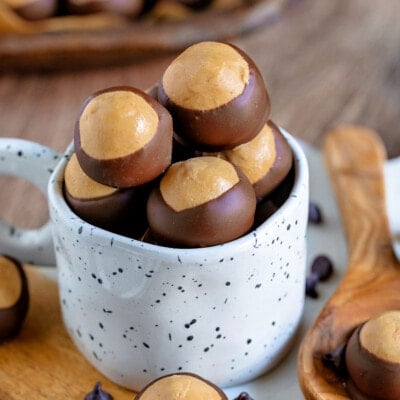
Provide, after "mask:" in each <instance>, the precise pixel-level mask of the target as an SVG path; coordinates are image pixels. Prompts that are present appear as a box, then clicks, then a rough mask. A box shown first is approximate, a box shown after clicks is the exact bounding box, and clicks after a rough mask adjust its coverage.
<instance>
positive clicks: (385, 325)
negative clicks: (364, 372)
mask: <svg viewBox="0 0 400 400" xmlns="http://www.w3.org/2000/svg"><path fill="white" fill-rule="evenodd" d="M360 342H361V345H362V346H363V347H364V348H366V349H367V350H368V351H369V352H371V353H372V354H375V355H376V356H377V357H378V358H380V359H382V360H386V361H390V362H394V363H399V362H400V311H397V310H396V311H387V312H385V313H383V314H381V315H380V316H379V317H377V318H375V319H371V320H369V321H367V322H366V323H365V324H364V326H363V327H362V328H361V330H360Z"/></svg>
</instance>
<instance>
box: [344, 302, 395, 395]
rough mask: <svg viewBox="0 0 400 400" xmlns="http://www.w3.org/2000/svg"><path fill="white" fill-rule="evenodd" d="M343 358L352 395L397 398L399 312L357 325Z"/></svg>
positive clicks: (383, 314) (386, 314) (388, 313)
mask: <svg viewBox="0 0 400 400" xmlns="http://www.w3.org/2000/svg"><path fill="white" fill-rule="evenodd" d="M345 359H346V367H347V370H348V373H349V382H348V384H347V388H348V391H349V393H350V394H351V395H352V398H355V399H365V400H368V399H385V400H395V399H400V311H399V310H395V311H387V312H384V313H382V314H380V315H379V316H377V317H376V318H373V319H370V320H369V321H367V322H366V323H364V324H363V325H362V326H360V327H358V328H357V329H356V330H355V331H354V333H353V334H352V336H351V338H350V340H349V342H348V344H347V347H346V353H345Z"/></svg>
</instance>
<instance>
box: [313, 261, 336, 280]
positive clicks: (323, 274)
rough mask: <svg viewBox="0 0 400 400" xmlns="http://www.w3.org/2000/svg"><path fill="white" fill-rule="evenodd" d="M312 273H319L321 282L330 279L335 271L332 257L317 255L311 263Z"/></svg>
mask: <svg viewBox="0 0 400 400" xmlns="http://www.w3.org/2000/svg"><path fill="white" fill-rule="evenodd" d="M311 273H313V274H316V275H318V277H319V280H320V281H321V282H323V281H326V280H327V279H329V278H330V276H331V275H332V273H333V264H332V261H331V259H330V258H329V257H327V256H325V255H320V256H317V257H315V259H314V261H313V262H312V264H311Z"/></svg>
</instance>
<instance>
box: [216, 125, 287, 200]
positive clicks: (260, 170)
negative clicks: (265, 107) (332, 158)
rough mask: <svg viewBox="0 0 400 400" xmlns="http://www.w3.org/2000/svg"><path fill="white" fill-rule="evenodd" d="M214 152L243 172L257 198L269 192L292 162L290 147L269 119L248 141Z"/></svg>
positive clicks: (282, 177)
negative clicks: (232, 147) (229, 148)
mask: <svg viewBox="0 0 400 400" xmlns="http://www.w3.org/2000/svg"><path fill="white" fill-rule="evenodd" d="M216 155H217V156H218V157H222V158H224V159H226V160H228V161H230V162H231V163H232V164H234V165H236V166H237V167H239V168H240V169H241V170H242V171H243V172H244V173H245V175H246V176H247V177H248V178H249V180H250V182H251V184H252V185H253V186H254V190H255V192H256V196H257V198H258V199H262V198H264V197H266V196H267V195H268V194H269V193H271V192H272V191H273V190H274V189H275V188H276V187H277V186H278V185H279V184H280V183H281V182H282V181H283V180H284V179H285V177H286V176H287V174H288V173H289V171H290V169H291V168H292V165H293V154H292V149H291V148H290V146H289V144H288V142H287V141H286V139H285V138H284V137H283V135H282V133H281V131H280V130H279V128H278V127H277V126H276V125H275V124H274V123H273V122H272V121H268V123H266V124H265V125H264V126H263V128H262V129H261V131H260V132H259V133H258V135H257V136H256V137H255V138H254V139H252V140H251V141H249V142H247V143H244V144H242V145H240V146H237V147H235V148H234V149H232V150H225V151H223V152H220V153H217V154H216Z"/></svg>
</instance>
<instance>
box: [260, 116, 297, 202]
mask: <svg viewBox="0 0 400 400" xmlns="http://www.w3.org/2000/svg"><path fill="white" fill-rule="evenodd" d="M268 126H270V127H271V129H272V133H273V135H274V141H275V151H276V157H275V161H274V163H273V164H272V166H271V168H270V169H269V170H268V171H267V173H266V174H265V175H264V177H263V178H261V179H259V180H258V181H257V182H255V183H254V184H253V186H254V190H255V192H256V196H257V198H264V197H265V196H267V195H268V194H269V193H271V192H272V191H273V190H274V189H275V188H276V187H277V186H278V185H279V184H280V183H281V182H282V181H283V180H284V179H285V178H286V176H287V174H288V173H289V171H290V169H291V168H292V165H293V153H292V149H291V148H290V146H289V144H288V142H287V140H286V139H285V138H284V137H283V135H282V133H281V131H280V129H279V128H278V127H277V126H276V125H275V124H274V123H273V122H272V121H268Z"/></svg>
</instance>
